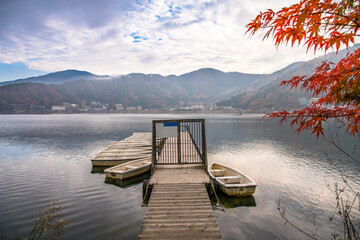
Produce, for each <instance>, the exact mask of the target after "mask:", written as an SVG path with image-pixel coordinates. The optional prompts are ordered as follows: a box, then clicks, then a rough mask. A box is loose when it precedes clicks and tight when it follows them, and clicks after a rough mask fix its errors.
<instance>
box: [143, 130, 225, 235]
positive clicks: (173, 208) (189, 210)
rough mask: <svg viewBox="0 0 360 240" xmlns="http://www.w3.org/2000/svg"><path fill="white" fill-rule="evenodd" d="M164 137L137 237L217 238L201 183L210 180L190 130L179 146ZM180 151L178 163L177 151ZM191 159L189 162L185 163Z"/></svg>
mask: <svg viewBox="0 0 360 240" xmlns="http://www.w3.org/2000/svg"><path fill="white" fill-rule="evenodd" d="M177 144H178V140H177V139H176V138H168V139H167V140H166V142H165V144H164V146H163V149H162V151H161V153H160V155H159V156H158V164H157V165H155V169H154V173H153V175H152V176H151V179H150V181H149V184H150V185H152V186H153V189H152V192H151V196H150V199H149V203H148V206H147V210H146V213H145V217H144V220H143V222H142V226H141V230H140V233H139V235H138V237H139V239H158V240H161V239H164V240H165V239H171V240H173V239H179V240H180V239H181V240H184V239H221V234H220V230H219V227H218V225H217V222H216V218H215V215H214V211H213V208H212V206H211V202H210V199H209V195H208V192H207V189H206V186H205V184H209V183H210V181H211V180H210V178H209V176H208V175H207V173H206V169H205V168H204V165H203V164H202V163H201V164H197V163H198V162H199V161H201V158H200V155H199V153H198V151H197V149H196V147H195V145H194V142H193V141H192V139H191V137H190V134H189V133H187V132H182V133H181V146H180V148H179V147H178V145H177ZM179 150H180V151H181V163H182V164H178V163H179V159H178V157H179V155H178V151H179ZM189 163H191V164H189Z"/></svg>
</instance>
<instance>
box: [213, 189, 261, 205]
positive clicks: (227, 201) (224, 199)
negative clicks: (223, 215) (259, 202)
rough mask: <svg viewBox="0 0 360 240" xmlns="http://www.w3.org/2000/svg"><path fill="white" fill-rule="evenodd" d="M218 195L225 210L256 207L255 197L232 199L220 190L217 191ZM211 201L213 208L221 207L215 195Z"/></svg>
mask: <svg viewBox="0 0 360 240" xmlns="http://www.w3.org/2000/svg"><path fill="white" fill-rule="evenodd" d="M216 195H217V197H218V199H219V201H220V205H221V206H222V207H224V208H225V209H227V208H238V207H256V201H255V197H254V196H245V197H232V196H228V195H226V194H224V193H223V192H221V191H220V189H217V190H216ZM210 201H211V205H212V206H213V207H215V206H219V202H218V200H217V199H216V197H215V195H214V194H212V195H210Z"/></svg>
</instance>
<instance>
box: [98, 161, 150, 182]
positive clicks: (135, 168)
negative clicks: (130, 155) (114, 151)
mask: <svg viewBox="0 0 360 240" xmlns="http://www.w3.org/2000/svg"><path fill="white" fill-rule="evenodd" d="M150 169H151V159H149V158H148V159H141V160H135V161H130V162H127V163H124V164H120V165H117V166H114V167H111V168H108V169H106V170H105V171H104V173H105V176H106V177H107V178H112V179H118V180H124V179H129V178H133V177H137V176H140V175H143V174H144V173H147V172H149V171H150Z"/></svg>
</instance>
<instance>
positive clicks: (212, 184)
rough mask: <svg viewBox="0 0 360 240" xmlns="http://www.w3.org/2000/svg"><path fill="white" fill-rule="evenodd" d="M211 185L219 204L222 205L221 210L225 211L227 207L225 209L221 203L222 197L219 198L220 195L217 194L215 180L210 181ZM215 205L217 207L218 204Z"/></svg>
mask: <svg viewBox="0 0 360 240" xmlns="http://www.w3.org/2000/svg"><path fill="white" fill-rule="evenodd" d="M210 185H211V188H212V190H213V192H214V194H215V197H216V200H217V202H218V203H219V205H220V207H221V209H220V210H222V211H223V212H225V209H224V208H223V206H222V205H221V202H220V199H219V198H218V196H217V194H216V190H215V186H214V183H213V181H210ZM215 207H216V206H215Z"/></svg>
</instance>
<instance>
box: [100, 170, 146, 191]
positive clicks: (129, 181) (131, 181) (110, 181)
mask: <svg viewBox="0 0 360 240" xmlns="http://www.w3.org/2000/svg"><path fill="white" fill-rule="evenodd" d="M149 178H150V172H149V173H146V174H143V175H140V176H137V177H133V178H129V179H124V180H118V179H113V178H108V177H106V178H105V183H108V184H113V185H116V186H118V187H121V188H128V187H131V186H134V185H137V184H139V183H142V182H143V181H144V180H146V179H149Z"/></svg>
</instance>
